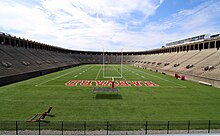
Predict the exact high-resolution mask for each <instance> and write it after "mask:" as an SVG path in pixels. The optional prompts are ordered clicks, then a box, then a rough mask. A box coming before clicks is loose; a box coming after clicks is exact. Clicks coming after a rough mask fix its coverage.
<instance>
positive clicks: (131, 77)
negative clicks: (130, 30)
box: [0, 65, 220, 121]
mask: <svg viewBox="0 0 220 136" xmlns="http://www.w3.org/2000/svg"><path fill="white" fill-rule="evenodd" d="M119 69H120V66H119V65H109V66H106V67H105V76H109V77H111V76H114V77H117V76H120V72H119ZM70 80H110V78H103V69H102V65H81V66H77V67H74V68H71V69H67V70H63V71H59V72H56V73H52V74H48V75H44V76H41V77H37V78H33V79H30V80H26V81H22V82H19V83H14V84H11V85H7V86H3V87H0V120H5V121H7V120H13V121H14V120H28V119H30V118H31V117H32V116H33V114H36V113H42V112H44V111H46V110H47V109H48V107H49V106H52V107H53V109H52V111H51V113H50V114H51V115H53V116H49V117H46V120H48V121H69V120H70V121H107V120H108V121H145V120H149V121H168V120H170V121H183V120H209V119H210V120H219V119H220V106H219V105H220V89H218V88H214V87H209V86H204V85H200V84H198V83H195V82H192V81H181V80H177V79H175V78H174V77H171V76H167V75H163V74H161V73H156V72H152V71H148V70H144V69H140V68H136V67H132V66H128V65H124V66H123V77H122V78H121V79H120V78H115V80H126V81H152V82H154V83H156V84H158V85H159V86H155V87H151V86H149V87H146V86H141V87H135V86H130V87H117V88H118V89H119V90H120V92H119V96H120V97H116V96H115V95H114V94H94V93H93V92H92V90H93V88H94V87H95V83H93V84H92V85H93V86H89V87H86V86H84V87H81V86H66V85H65V83H66V82H68V81H70ZM97 95H98V96H99V97H97Z"/></svg>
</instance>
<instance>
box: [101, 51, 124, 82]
mask: <svg viewBox="0 0 220 136" xmlns="http://www.w3.org/2000/svg"><path fill="white" fill-rule="evenodd" d="M102 56H103V58H102V59H103V65H102V69H103V70H102V71H103V78H112V79H114V78H123V75H122V73H123V67H122V66H123V65H122V64H123V49H121V57H120V63H121V64H120V73H119V71H117V72H118V73H119V74H120V76H106V75H105V50H104V49H103V54H102Z"/></svg>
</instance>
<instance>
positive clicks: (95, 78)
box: [95, 66, 102, 80]
mask: <svg viewBox="0 0 220 136" xmlns="http://www.w3.org/2000/svg"><path fill="white" fill-rule="evenodd" d="M101 70H102V66H101V67H100V69H99V72H98V73H97V74H96V77H95V80H97V78H98V76H99V74H100V72H101Z"/></svg>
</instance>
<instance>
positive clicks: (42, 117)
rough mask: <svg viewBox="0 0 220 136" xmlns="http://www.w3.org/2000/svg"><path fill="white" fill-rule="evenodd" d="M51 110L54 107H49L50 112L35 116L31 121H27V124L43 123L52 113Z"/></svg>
mask: <svg viewBox="0 0 220 136" xmlns="http://www.w3.org/2000/svg"><path fill="white" fill-rule="evenodd" d="M51 110H52V107H49V108H48V110H47V111H46V112H44V113H43V114H34V116H33V117H32V118H31V119H30V120H27V121H26V122H38V121H42V120H44V119H45V117H46V116H47V115H48V114H49V113H50V111H51Z"/></svg>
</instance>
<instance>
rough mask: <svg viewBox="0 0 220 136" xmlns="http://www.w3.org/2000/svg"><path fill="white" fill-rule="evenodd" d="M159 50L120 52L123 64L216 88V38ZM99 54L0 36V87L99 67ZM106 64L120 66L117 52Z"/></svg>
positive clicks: (219, 76) (219, 44)
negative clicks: (77, 68)
mask: <svg viewBox="0 0 220 136" xmlns="http://www.w3.org/2000/svg"><path fill="white" fill-rule="evenodd" d="M175 43H176V42H172V44H168V45H169V46H165V47H163V48H160V49H154V50H149V51H142V52H123V63H124V64H130V65H134V66H137V67H142V68H145V69H151V70H156V71H159V72H162V73H167V74H170V75H174V73H178V74H184V75H186V78H187V79H190V80H194V81H203V82H207V83H210V84H212V85H213V86H216V87H220V60H219V58H220V51H219V48H220V37H219V36H215V37H212V36H210V38H206V39H204V40H200V41H193V42H190V43H187V42H186V43H179V42H177V43H178V44H177V45H175ZM102 63H103V52H95V51H76V50H68V49H64V48H60V47H56V46H51V45H46V44H43V43H39V42H35V41H30V40H27V39H22V38H20V37H15V36H14V37H13V36H11V35H10V34H5V33H0V86H2V85H6V84H10V83H13V82H17V81H21V80H25V79H28V78H32V77H36V76H40V75H44V74H47V73H51V72H55V71H58V70H62V69H66V68H70V67H74V66H77V65H82V64H102ZM105 63H106V64H120V63H121V52H106V53H105Z"/></svg>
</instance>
